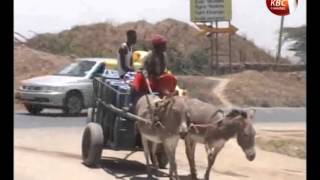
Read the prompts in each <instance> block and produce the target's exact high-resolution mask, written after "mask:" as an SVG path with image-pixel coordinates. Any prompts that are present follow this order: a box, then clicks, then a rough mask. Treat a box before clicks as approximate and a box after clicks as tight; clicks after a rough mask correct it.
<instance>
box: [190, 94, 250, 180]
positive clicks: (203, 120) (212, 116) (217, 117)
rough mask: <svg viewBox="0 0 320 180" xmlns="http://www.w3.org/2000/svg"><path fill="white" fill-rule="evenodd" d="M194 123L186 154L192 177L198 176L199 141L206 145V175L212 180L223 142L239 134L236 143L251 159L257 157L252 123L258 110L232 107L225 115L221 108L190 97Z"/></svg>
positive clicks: (191, 127)
mask: <svg viewBox="0 0 320 180" xmlns="http://www.w3.org/2000/svg"><path fill="white" fill-rule="evenodd" d="M188 105H189V106H190V109H191V119H190V121H191V124H190V127H189V128H190V129H189V132H188V135H187V136H186V137H185V144H186V154H187V158H188V161H189V166H190V172H191V177H192V179H197V172H196V166H195V159H194V152H195V147H196V143H202V144H204V145H205V148H206V152H207V154H208V167H207V169H206V173H205V176H204V178H205V179H206V180H209V176H210V171H211V168H212V166H213V164H214V162H215V159H216V157H217V155H218V153H219V152H220V151H221V149H222V148H223V147H224V144H225V143H226V142H227V141H228V140H229V139H230V138H232V137H234V136H237V142H238V144H239V145H240V147H241V148H242V150H243V151H244V153H245V155H246V158H247V159H248V160H249V161H252V160H254V158H255V148H254V144H255V134H256V133H255V130H254V128H253V126H252V124H251V122H252V120H253V117H254V114H255V110H254V109H249V110H237V109H233V110H231V111H230V112H229V113H228V114H227V115H226V116H224V112H223V111H222V110H221V109H215V107H214V106H213V105H211V104H207V103H204V102H201V101H199V100H197V99H189V100H188Z"/></svg>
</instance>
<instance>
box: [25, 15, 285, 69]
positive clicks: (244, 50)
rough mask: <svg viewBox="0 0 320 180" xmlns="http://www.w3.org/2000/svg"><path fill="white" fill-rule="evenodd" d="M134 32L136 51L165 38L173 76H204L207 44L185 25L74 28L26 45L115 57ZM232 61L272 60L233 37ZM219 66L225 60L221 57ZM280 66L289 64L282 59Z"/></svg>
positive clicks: (224, 48)
mask: <svg viewBox="0 0 320 180" xmlns="http://www.w3.org/2000/svg"><path fill="white" fill-rule="evenodd" d="M128 29H135V30H136V31H137V34H138V42H137V45H136V48H137V49H141V50H146V49H150V48H151V44H150V38H151V35H152V34H154V33H160V34H162V35H164V36H166V37H167V38H168V40H169V41H168V54H169V57H170V61H169V66H170V69H172V70H173V71H174V72H175V73H180V74H192V75H197V74H206V73H207V71H208V70H207V69H208V60H209V59H210V53H211V52H210V41H209V39H208V38H207V37H206V36H204V35H199V31H198V30H197V29H196V28H195V27H193V26H191V25H189V24H187V23H184V22H181V21H177V20H174V19H166V20H163V21H160V22H158V23H155V24H151V23H148V22H146V21H136V22H128V23H124V24H119V25H113V24H110V23H97V24H91V25H81V26H75V27H73V28H72V29H70V30H66V31H62V32H60V33H57V34H52V33H46V34H40V35H37V36H35V37H33V38H32V39H30V40H28V42H27V45H28V46H30V47H32V48H34V49H39V50H42V51H45V52H50V53H53V54H62V55H70V54H72V55H77V56H79V57H84V56H90V57H115V56H116V53H117V50H118V48H119V44H120V43H121V42H123V41H124V40H125V38H126V37H125V32H126V31H127V30H128ZM219 49H220V50H221V52H219V53H221V54H226V53H228V52H229V49H228V37H227V36H225V35H221V36H219ZM232 60H233V62H234V63H239V62H259V63H260V62H264V63H272V62H274V61H275V60H274V58H273V57H272V56H271V55H270V54H269V53H267V52H265V51H264V50H263V49H260V48H258V47H257V46H256V45H255V44H254V43H253V42H252V41H251V40H248V39H247V38H246V37H242V36H239V35H237V34H235V35H234V36H232ZM219 61H220V62H221V63H224V62H227V61H228V58H226V57H223V56H222V57H220V60H219ZM280 62H281V63H282V62H284V63H288V61H287V60H286V59H282V60H281V61H280Z"/></svg>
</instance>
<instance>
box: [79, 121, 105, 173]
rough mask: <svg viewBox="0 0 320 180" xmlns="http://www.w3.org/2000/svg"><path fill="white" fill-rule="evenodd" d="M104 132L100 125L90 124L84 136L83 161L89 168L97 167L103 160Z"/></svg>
mask: <svg viewBox="0 0 320 180" xmlns="http://www.w3.org/2000/svg"><path fill="white" fill-rule="evenodd" d="M103 142H104V138H103V131H102V128H101V126H100V125H99V124H97V123H89V124H88V125H87V127H86V128H85V129H84V132H83V136H82V160H83V163H84V164H85V165H87V166H89V167H92V166H95V165H96V164H97V163H98V161H99V160H100V159H101V154H102V149H103Z"/></svg>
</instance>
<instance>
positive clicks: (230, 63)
mask: <svg viewBox="0 0 320 180" xmlns="http://www.w3.org/2000/svg"><path fill="white" fill-rule="evenodd" d="M229 27H230V21H229ZM229 72H230V73H231V72H232V62H231V33H229Z"/></svg>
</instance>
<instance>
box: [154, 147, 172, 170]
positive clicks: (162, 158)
mask: <svg viewBox="0 0 320 180" xmlns="http://www.w3.org/2000/svg"><path fill="white" fill-rule="evenodd" d="M156 156H157V159H158V162H159V168H160V169H165V168H166V166H167V164H168V162H169V159H168V157H167V154H166V152H165V151H164V147H163V145H162V144H158V148H157V152H156ZM150 157H151V162H152V163H154V162H153V159H152V155H151V156H150Z"/></svg>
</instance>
